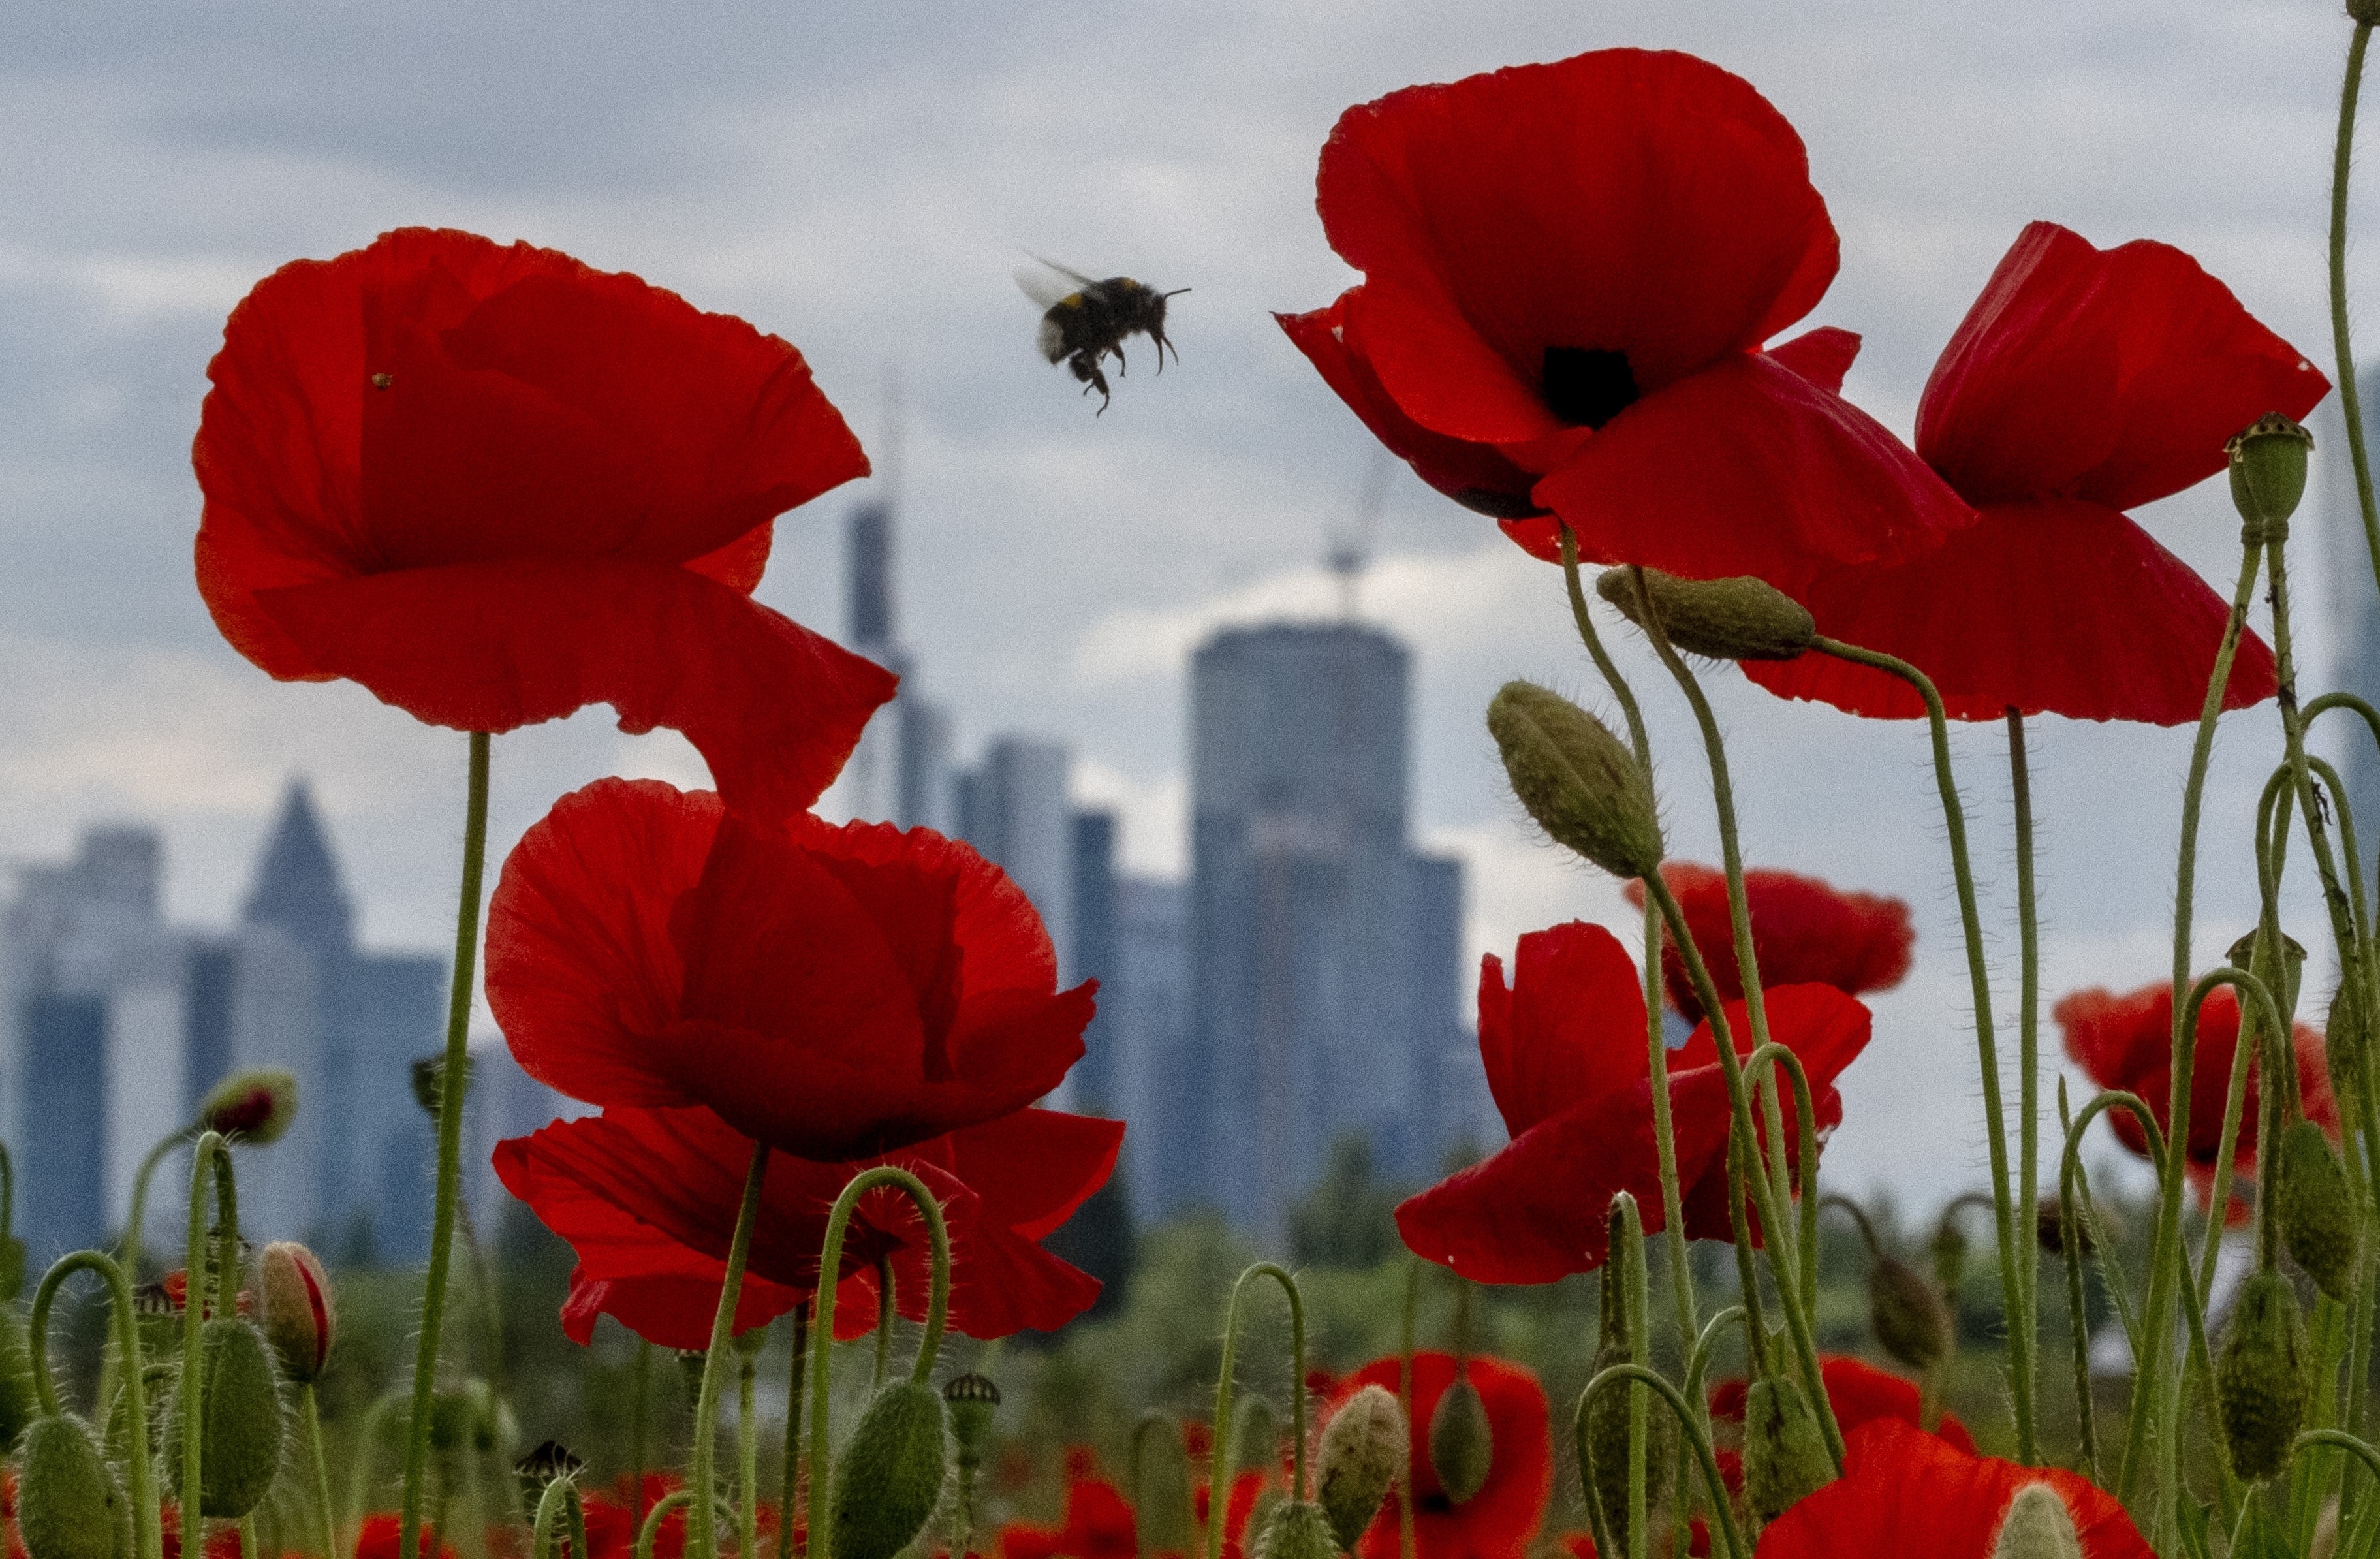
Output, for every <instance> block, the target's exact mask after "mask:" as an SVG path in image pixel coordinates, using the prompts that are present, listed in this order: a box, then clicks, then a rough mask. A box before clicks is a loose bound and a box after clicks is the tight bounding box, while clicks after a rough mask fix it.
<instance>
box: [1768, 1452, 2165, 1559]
mask: <svg viewBox="0 0 2380 1559" xmlns="http://www.w3.org/2000/svg"><path fill="white" fill-rule="evenodd" d="M1843 1439H1844V1456H1843V1476H1842V1477H1840V1478H1839V1479H1837V1480H1835V1481H1833V1482H1831V1483H1829V1484H1828V1485H1826V1486H1825V1487H1824V1488H1822V1489H1819V1490H1818V1491H1817V1492H1815V1493H1812V1494H1809V1495H1807V1496H1806V1497H1804V1498H1803V1499H1802V1500H1800V1501H1798V1502H1796V1503H1795V1504H1793V1505H1792V1506H1791V1508H1789V1509H1788V1510H1787V1511H1786V1512H1785V1514H1784V1515H1782V1516H1779V1517H1778V1518H1777V1519H1776V1520H1774V1521H1772V1522H1770V1523H1769V1524H1768V1525H1767V1528H1765V1529H1763V1530H1762V1531H1761V1534H1760V1548H1759V1554H1760V1559H1843V1556H1844V1555H1847V1554H1909V1555H1917V1554H1923V1555H1925V1559H1988V1556H1989V1555H1990V1553H1991V1552H1992V1548H1993V1544H1994V1543H1995V1542H1996V1541H1998V1536H1999V1528H2000V1522H2001V1520H2002V1519H2003V1518H2005V1517H2006V1516H2007V1515H2008V1509H2009V1505H2010V1504H2011V1503H2013V1502H2014V1500H2015V1499H2016V1496H2017V1495H2018V1493H2019V1492H2022V1491H2023V1490H2024V1489H2026V1488H2029V1487H2031V1486H2032V1485H2034V1484H2035V1483H2046V1484H2048V1485H2049V1487H2050V1488H2051V1489H2052V1490H2054V1491H2055V1492H2057V1494H2058V1498H2059V1499H2061V1500H2063V1501H2064V1502H2065V1504H2066V1509H2067V1513H2068V1514H2069V1515H2070V1516H2073V1518H2074V1528H2075V1531H2076V1533H2077V1535H2079V1536H2080V1537H2081V1538H2082V1540H2083V1556H2084V1559H2149V1553H2150V1550H2149V1545H2148V1544H2147V1543H2146V1542H2144V1541H2142V1539H2141V1534H2140V1532H2139V1530H2138V1529H2135V1528H2134V1527H2133V1525H2132V1521H2131V1516H2126V1515H2125V1514H2124V1507H2123V1506H2122V1505H2121V1504H2118V1503H2117V1501H2116V1497H2115V1496H2114V1495H2113V1494H2110V1493H2107V1492H2104V1491H2102V1490H2100V1489H2099V1488H2097V1487H2095V1485H2094V1484H2092V1483H2091V1481H2090V1480H2087V1479H2084V1478H2082V1477H2080V1476H2078V1475H2076V1474H2074V1473H2071V1472H2068V1471H2067V1470H2066V1469H2065V1468H2035V1467H2020V1466H2018V1465H2017V1464H2016V1463H2015V1462H2004V1461H2001V1460H2000V1459H1999V1458H1998V1457H1997V1456H1975V1455H1970V1454H1969V1453H1967V1452H1964V1451H1961V1450H1960V1449H1959V1448H1958V1447H1957V1446H1955V1445H1952V1444H1950V1443H1949V1442H1948V1441H1946V1440H1944V1439H1942V1438H1941V1437H1939V1436H1937V1435H1932V1434H1926V1433H1925V1432H1923V1431H1919V1430H1917V1429H1915V1428H1914V1427H1913V1426H1911V1425H1909V1424H1905V1423H1901V1422H1900V1421H1898V1420H1894V1419H1881V1420H1878V1421H1876V1422H1873V1423H1868V1424H1865V1425H1863V1426H1861V1427H1860V1428H1859V1429H1856V1430H1852V1429H1851V1428H1849V1426H1846V1427H1845V1432H1844V1436H1843Z"/></svg>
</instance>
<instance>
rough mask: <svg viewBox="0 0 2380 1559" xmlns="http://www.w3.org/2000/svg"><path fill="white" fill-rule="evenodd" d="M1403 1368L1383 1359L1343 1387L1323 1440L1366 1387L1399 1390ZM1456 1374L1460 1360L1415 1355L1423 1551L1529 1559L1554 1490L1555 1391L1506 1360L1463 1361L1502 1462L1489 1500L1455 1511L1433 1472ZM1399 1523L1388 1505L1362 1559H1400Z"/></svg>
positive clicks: (1491, 1468) (1368, 1533)
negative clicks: (1436, 1426)
mask: <svg viewBox="0 0 2380 1559" xmlns="http://www.w3.org/2000/svg"><path fill="white" fill-rule="evenodd" d="M1401 1368H1402V1364H1401V1361H1400V1360H1399V1359H1398V1358H1394V1357H1390V1358H1378V1359H1374V1360H1373V1361H1372V1362H1371V1363H1369V1364H1366V1365H1365V1366H1364V1367H1363V1368H1362V1369H1361V1370H1356V1371H1355V1372H1354V1374H1352V1375H1349V1376H1348V1377H1346V1378H1345V1379H1344V1380H1342V1381H1341V1382H1339V1386H1338V1389H1337V1391H1336V1392H1335V1393H1334V1394H1333V1395H1332V1396H1331V1399H1330V1401H1329V1402H1328V1403H1326V1404H1324V1405H1323V1407H1322V1409H1321V1411H1320V1413H1319V1414H1318V1419H1319V1422H1318V1424H1317V1426H1316V1429H1317V1432H1319V1431H1321V1429H1322V1428H1324V1427H1326V1426H1328V1424H1329V1423H1330V1419H1331V1418H1332V1417H1333V1416H1335V1415H1336V1414H1337V1413H1338V1411H1339V1409H1341V1408H1342V1407H1345V1406H1346V1405H1347V1402H1348V1401H1349V1399H1351V1398H1352V1397H1354V1395H1355V1394H1356V1393H1357V1392H1359V1391H1361V1390H1363V1389H1364V1388H1365V1387H1366V1386H1371V1385H1377V1386H1381V1387H1384V1388H1385V1389H1387V1390H1389V1391H1391V1392H1393V1391H1395V1390H1396V1389H1397V1377H1398V1374H1399V1372H1400V1370H1401ZM1455 1368H1456V1367H1455V1361H1454V1358H1453V1356H1452V1355H1451V1354H1444V1353H1439V1352H1435V1351H1430V1350H1424V1351H1419V1352H1416V1353H1415V1355H1414V1356H1413V1414H1412V1417H1411V1419H1409V1432H1410V1433H1411V1434H1412V1436H1413V1443H1412V1446H1411V1452H1410V1454H1411V1456H1412V1461H1411V1463H1410V1465H1411V1466H1412V1468H1413V1471H1414V1504H1415V1510H1414V1528H1415V1531H1414V1536H1415V1552H1416V1553H1423V1554H1429V1555H1462V1556H1469V1559H1522V1555H1523V1554H1524V1553H1526V1552H1527V1550H1528V1546H1529V1541H1530V1539H1532V1538H1533V1537H1535V1536H1536V1531H1537V1526H1538V1523H1539V1522H1540V1521H1542V1520H1543V1519H1544V1518H1545V1513H1546V1504H1547V1501H1548V1496H1549V1495H1550V1494H1551V1492H1552V1490H1553V1455H1552V1443H1551V1442H1550V1440H1549V1439H1548V1434H1547V1430H1548V1420H1549V1418H1550V1414H1549V1411H1548V1405H1547V1402H1546V1394H1545V1390H1544V1388H1543V1387H1541V1386H1540V1385H1538V1383H1537V1380H1536V1376H1534V1375H1532V1374H1530V1373H1529V1371H1527V1370H1524V1369H1522V1368H1520V1367H1519V1366H1518V1365H1514V1364H1509V1363H1507V1362H1505V1361H1504V1360H1502V1359H1500V1358H1491V1357H1488V1356H1487V1355H1482V1354H1474V1355H1472V1356H1471V1357H1470V1358H1466V1359H1465V1360H1463V1366H1462V1368H1463V1373H1464V1375H1465V1376H1466V1377H1467V1378H1468V1379H1469V1380H1470V1382H1471V1384H1472V1386H1473V1388H1474V1389H1475V1390H1476V1391H1477V1392H1478V1393H1479V1401H1480V1405H1481V1406H1482V1407H1485V1408H1487V1410H1488V1439H1489V1442H1490V1444H1491V1446H1492V1449H1493V1452H1494V1454H1493V1455H1492V1456H1491V1458H1490V1459H1489V1462H1488V1479H1487V1481H1486V1482H1484V1483H1482V1484H1481V1485H1480V1486H1479V1492H1476V1493H1475V1494H1473V1495H1472V1496H1471V1498H1469V1499H1468V1500H1465V1501H1464V1502H1463V1504H1459V1505H1458V1504H1450V1503H1449V1502H1448V1501H1447V1498H1446V1495H1445V1492H1444V1491H1442V1490H1441V1489H1440V1488H1439V1482H1438V1474H1437V1472H1436V1470H1435V1469H1434V1468H1432V1467H1431V1465H1430V1459H1429V1421H1430V1417H1431V1415H1432V1414H1433V1413H1435V1412H1436V1411H1437V1408H1438V1402H1439V1398H1440V1397H1442V1396H1444V1395H1446V1392H1447V1388H1448V1387H1450V1386H1451V1385H1452V1384H1453V1383H1454V1378H1455ZM1399 1522H1400V1515H1399V1502H1398V1501H1397V1500H1395V1499H1388V1500H1385V1501H1383V1502H1382V1504H1381V1506H1380V1510H1379V1512H1378V1515H1376V1516H1374V1517H1373V1519H1372V1524H1371V1526H1370V1527H1369V1528H1367V1529H1366V1530H1365V1533H1364V1536H1363V1538H1362V1539H1361V1541H1358V1543H1357V1544H1356V1547H1355V1552H1356V1553H1358V1554H1360V1555H1361V1556H1362V1559H1396V1555H1397V1553H1398V1552H1399Z"/></svg>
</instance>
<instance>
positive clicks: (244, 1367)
mask: <svg viewBox="0 0 2380 1559" xmlns="http://www.w3.org/2000/svg"><path fill="white" fill-rule="evenodd" d="M181 1406H182V1405H181V1401H180V1399H179V1397H178V1396H177V1397H176V1400H175V1402H174V1404H173V1406H172V1407H171V1409H170V1410H169V1411H168V1413H167V1416H166V1422H165V1432H164V1437H163V1443H164V1444H165V1445H166V1446H167V1447H169V1448H171V1447H176V1446H178V1445H180V1444H181V1443H182V1428H181ZM199 1407H200V1411H201V1412H202V1413H204V1414H205V1415H206V1438H205V1446H206V1454H205V1455H204V1456H203V1457H202V1458H201V1465H200V1473H199V1514H200V1515H201V1516H225V1517H229V1516H246V1515H247V1514H248V1513H249V1511H251V1510H254V1509H255V1508H256V1507H257V1505H258V1504H260V1503H261V1502H262V1500H263V1498H264V1496H265V1494H266V1493H267V1492H269V1491H270V1490H271V1489H272V1487H273V1479H274V1478H275V1477H277V1476H279V1474H280V1471H281V1454H282V1439H283V1431H284V1427H285V1426H284V1421H283V1414H282V1406H281V1385H280V1382H279V1381H278V1380H276V1379H275V1378H274V1375H273V1355H272V1352H271V1350H269V1349H268V1348H267V1347H266V1346H265V1343H264V1334H263V1333H261V1332H259V1331H258V1330H257V1329H256V1328H255V1326H254V1325H252V1324H250V1323H249V1322H248V1321H235V1320H232V1319H230V1318H229V1317H224V1316H218V1317H217V1318H215V1319H214V1320H212V1321H208V1322H207V1323H206V1324H205V1325H204V1326H203V1327H201V1328H200V1332H199Z"/></svg>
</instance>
